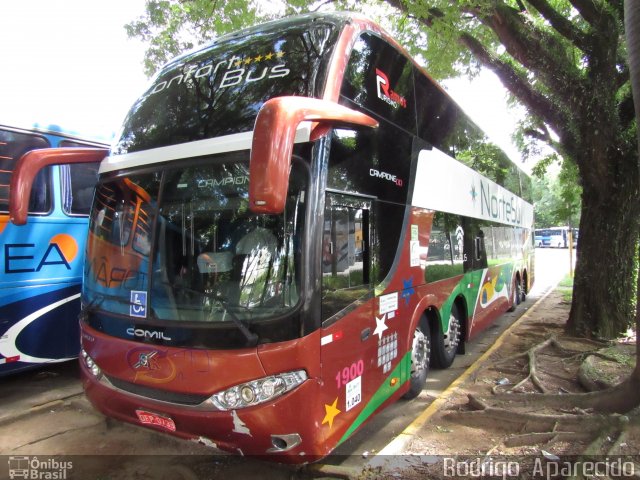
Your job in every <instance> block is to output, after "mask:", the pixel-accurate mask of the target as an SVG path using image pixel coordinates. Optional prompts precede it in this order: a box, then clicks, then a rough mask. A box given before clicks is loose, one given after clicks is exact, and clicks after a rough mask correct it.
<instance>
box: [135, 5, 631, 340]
mask: <svg viewBox="0 0 640 480" xmlns="http://www.w3.org/2000/svg"><path fill="white" fill-rule="evenodd" d="M323 8H324V9H341V10H343V9H344V10H351V11H361V12H363V13H364V14H366V15H368V16H372V17H374V19H377V20H379V21H380V22H381V23H382V24H383V26H385V27H386V28H387V29H389V30H390V31H391V32H392V33H393V34H394V35H395V36H396V37H397V38H398V40H399V42H400V43H401V44H402V45H404V46H405V47H406V48H407V49H408V50H409V51H410V53H412V54H413V55H414V56H416V58H417V59H418V60H419V61H420V62H421V63H423V64H424V65H425V67H426V69H427V70H428V71H429V73H430V74H431V75H432V76H433V77H435V78H438V79H443V78H446V77H449V76H452V75H459V74H471V75H473V74H474V73H475V72H477V71H478V69H479V68H480V67H484V68H488V69H490V70H492V71H493V72H495V73H496V75H497V76H498V77H499V78H500V80H501V82H502V83H503V85H504V86H505V87H506V88H507V90H508V91H509V92H510V93H511V95H512V97H513V101H514V102H519V103H521V104H522V105H524V106H525V107H526V109H527V111H528V116H527V119H526V120H525V122H523V124H522V125H521V129H520V135H519V140H520V145H521V148H522V150H523V152H524V153H525V155H526V154H528V153H532V152H534V151H536V150H537V149H539V145H540V142H543V143H544V144H547V145H549V146H550V147H551V148H552V149H553V150H554V151H555V152H556V154H557V155H558V156H559V158H561V159H562V161H563V162H565V163H567V165H568V166H565V167H563V171H564V172H571V171H572V169H573V171H574V172H576V178H577V180H578V183H579V184H580V186H581V188H582V192H581V204H582V217H581V221H580V240H579V242H580V243H579V252H580V253H579V256H578V261H577V265H576V277H575V293H574V296H573V304H572V309H571V314H570V318H569V322H568V328H569V329H570V330H571V331H573V332H575V333H579V334H583V335H587V336H599V337H613V336H616V335H618V334H620V333H621V332H623V331H625V330H626V328H627V327H628V326H629V324H630V323H631V322H632V318H633V303H634V298H635V291H634V290H635V288H634V286H635V284H634V278H635V277H634V262H633V259H634V258H635V252H636V248H637V245H638V234H639V232H640V224H639V218H640V191H639V184H640V181H639V177H640V173H639V171H640V169H639V164H638V153H637V152H638V150H637V142H636V120H635V115H634V109H633V100H632V96H631V86H630V81H629V68H628V62H627V58H626V44H625V36H624V13H623V1H622V0H474V1H471V0H460V1H457V2H449V1H446V0H426V1H420V2H414V1H411V0H385V1H379V2H373V1H369V2H367V3H362V2H357V3H356V2H355V1H352V0H336V1H321V2H317V3H313V4H309V3H308V2H303V1H302V0H289V1H280V2H278V1H276V0H274V1H273V2H270V3H269V4H262V6H261V7H260V8H258V7H255V6H251V5H247V4H246V3H244V2H240V1H238V0H234V1H229V2H216V1H211V0H183V1H178V0H149V1H148V2H147V11H146V14H145V16H144V17H142V18H140V19H138V20H136V21H133V22H132V23H130V24H129V25H128V26H127V30H128V32H129V35H131V36H137V37H140V38H142V39H143V40H146V41H149V42H150V47H149V49H148V51H147V57H146V60H145V62H146V69H147V72H148V73H151V72H152V71H153V70H154V69H155V68H157V67H158V66H159V65H160V64H161V63H163V62H164V61H166V60H167V59H168V58H170V57H171V56H173V55H175V54H177V53H179V52H180V51H182V50H184V49H188V48H191V47H192V46H193V45H194V44H196V43H199V42H202V41H205V39H212V38H214V37H215V36H217V35H220V34H222V33H225V32H227V31H230V30H235V29H237V28H239V27H241V26H248V25H251V24H255V23H257V22H259V21H262V20H266V19H270V18H273V17H279V16H283V15H288V14H292V13H300V12H304V11H307V10H312V9H313V10H315V9H323ZM603 255H604V256H605V257H606V260H605V261H603Z"/></svg>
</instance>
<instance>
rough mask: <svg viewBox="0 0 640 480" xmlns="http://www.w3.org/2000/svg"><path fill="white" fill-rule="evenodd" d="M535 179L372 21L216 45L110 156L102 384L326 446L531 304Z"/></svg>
mask: <svg viewBox="0 0 640 480" xmlns="http://www.w3.org/2000/svg"><path fill="white" fill-rule="evenodd" d="M85 154H88V153H87V152H85V153H82V152H79V153H77V154H76V155H77V156H78V161H79V160H80V159H83V157H82V155H85ZM67 155H70V154H69V153H68V154H67ZM68 159H69V157H68V156H67V160H68ZM56 161H57V160H56V154H55V152H54V154H52V155H51V156H50V157H49V159H48V160H47V159H43V160H41V161H40V164H47V163H55V162H56ZM32 174H33V172H31V173H30V172H29V167H28V166H25V167H24V171H22V172H20V174H19V175H14V177H17V178H14V180H15V182H16V184H17V183H19V182H26V187H24V188H28V178H29V177H30V175H32ZM25 179H26V180H25ZM529 195H530V188H529V184H528V178H527V177H526V175H524V174H523V173H522V172H521V171H520V170H519V169H518V168H516V166H515V165H513V164H512V163H510V162H509V161H508V160H507V158H506V157H505V155H504V154H503V153H502V152H501V151H500V150H499V149H498V148H496V147H495V146H494V145H492V144H491V143H490V142H488V139H487V138H486V137H485V135H484V134H483V133H482V132H481V131H480V130H479V129H478V128H477V127H476V126H475V125H474V124H473V123H472V122H471V121H469V119H468V118H467V117H466V116H465V115H464V113H463V112H462V110H461V109H460V108H459V107H458V106H457V105H456V104H455V103H454V102H453V101H452V100H451V99H450V98H449V97H448V96H447V95H446V93H444V91H443V90H442V89H441V88H440V87H439V86H438V85H437V84H436V83H435V82H434V81H433V80H432V79H431V78H430V77H429V76H428V75H427V74H426V73H425V72H424V71H423V70H422V69H421V68H420V67H419V66H418V65H417V64H416V63H415V62H414V61H412V60H411V59H410V57H409V56H408V55H407V54H406V53H405V52H404V51H403V50H402V48H401V47H400V46H398V45H397V44H396V43H395V42H394V40H393V39H391V38H390V36H389V35H388V34H387V33H385V32H384V31H383V30H382V29H381V28H380V27H378V26H377V25H375V24H374V23H372V22H370V21H368V20H366V19H363V18H361V17H358V16H353V15H346V14H311V15H305V16H300V17H293V18H287V19H284V20H279V21H276V22H273V23H268V24H265V25H262V26H258V27H255V28H251V29H248V30H244V31H242V32H239V33H236V34H232V35H227V36H224V37H221V38H219V39H218V40H216V41H215V42H214V43H213V44H211V45H208V46H206V47H203V48H202V49H200V50H198V51H195V52H192V53H189V54H186V55H184V56H181V57H179V58H177V59H175V60H174V61H172V62H171V63H169V64H168V65H166V66H165V67H164V68H163V69H162V71H161V72H160V73H159V74H158V75H157V76H156V77H155V79H154V81H153V83H152V84H151V86H150V88H149V89H148V90H147V91H146V92H145V93H144V94H143V95H142V96H141V97H140V99H139V100H138V101H137V102H136V103H135V105H134V106H133V107H132V108H131V111H130V112H129V114H128V116H127V118H126V120H125V122H124V125H123V128H122V131H121V133H120V135H119V138H118V139H117V141H116V142H115V143H114V145H113V146H112V149H111V151H110V154H109V155H108V157H107V158H105V159H104V160H103V161H102V163H101V165H100V179H99V183H98V185H97V187H96V193H95V198H94V203H93V207H92V211H91V216H90V226H89V238H88V243H87V252H86V264H85V272H84V284H83V292H82V302H83V312H82V314H81V317H80V323H81V329H82V347H83V352H82V362H81V363H82V375H83V381H84V387H85V391H86V394H87V396H88V397H89V399H90V400H91V401H92V403H93V404H94V405H95V406H96V407H97V408H98V409H99V410H100V411H102V412H103V413H104V414H106V415H108V416H111V417H114V418H117V419H120V420H124V421H127V422H131V423H133V424H138V425H144V426H147V427H149V428H153V429H156V430H159V431H164V432H169V433H171V434H173V435H177V436H179V437H182V438H185V439H191V440H199V441H201V442H203V443H205V444H208V445H211V444H215V445H216V446H217V447H219V448H221V449H224V450H228V451H231V452H236V453H241V454H244V455H267V456H270V458H271V459H274V460H277V461H282V462H294V463H302V462H308V461H313V460H315V459H318V458H321V457H323V456H325V455H327V454H329V453H330V452H331V451H332V450H333V449H334V448H335V447H336V446H337V445H339V444H340V443H341V442H343V441H344V440H345V439H347V438H348V437H349V436H351V435H352V434H353V433H354V432H355V431H357V430H358V428H359V427H360V426H361V425H362V424H363V423H364V422H365V421H366V420H367V419H369V418H370V417H371V416H372V415H374V414H375V413H376V412H377V411H379V410H381V409H383V408H384V407H385V406H386V405H388V404H389V403H391V402H394V401H396V400H398V399H399V398H400V397H405V398H412V397H416V396H417V395H419V393H420V392H421V390H422V388H423V385H424V382H425V379H426V377H427V375H428V370H429V368H430V367H431V366H435V367H439V368H446V367H448V366H449V365H450V364H451V363H452V362H453V359H454V357H455V355H456V353H459V352H462V351H463V350H464V345H465V342H467V341H469V340H471V339H472V338H473V337H474V336H475V335H476V334H478V332H480V331H481V330H482V329H484V328H486V327H487V326H488V325H489V324H491V322H492V321H493V320H494V319H495V318H496V317H497V316H499V315H501V314H502V313H503V312H504V311H506V310H508V309H510V308H513V307H515V306H516V305H517V304H518V303H519V302H520V301H521V300H522V299H524V297H525V295H526V292H527V291H528V289H529V288H530V287H531V285H532V283H533V239H532V224H533V208H532V206H531V204H530V203H528V201H530V199H529ZM27 198H28V197H27ZM14 219H15V221H17V222H19V221H20V217H19V215H18V214H17V213H14Z"/></svg>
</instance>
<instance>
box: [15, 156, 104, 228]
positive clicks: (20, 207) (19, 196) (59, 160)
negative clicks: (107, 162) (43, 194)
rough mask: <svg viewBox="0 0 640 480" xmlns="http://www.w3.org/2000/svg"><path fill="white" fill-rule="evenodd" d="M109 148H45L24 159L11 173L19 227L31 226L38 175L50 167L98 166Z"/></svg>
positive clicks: (16, 219)
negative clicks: (26, 224)
mask: <svg viewBox="0 0 640 480" xmlns="http://www.w3.org/2000/svg"><path fill="white" fill-rule="evenodd" d="M108 152H109V150H107V149H105V148H75V147H74V148H43V149H41V150H31V151H30V152H27V153H25V154H24V155H22V157H20V160H18V162H17V163H16V166H15V168H14V170H13V173H12V174H11V186H10V188H9V218H10V219H11V222H12V223H13V224H15V225H24V224H25V223H27V213H28V209H29V199H30V198H31V189H32V187H33V182H34V180H35V178H36V176H37V175H38V172H39V171H40V170H42V169H43V168H45V167H48V166H49V165H67V164H70V163H97V162H100V161H102V159H103V158H104V157H105V156H106V155H107V153H108Z"/></svg>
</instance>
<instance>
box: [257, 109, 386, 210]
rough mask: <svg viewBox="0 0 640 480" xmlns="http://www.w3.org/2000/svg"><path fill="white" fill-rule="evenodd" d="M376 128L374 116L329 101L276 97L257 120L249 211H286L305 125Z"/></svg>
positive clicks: (260, 113)
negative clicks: (291, 172) (296, 145)
mask: <svg viewBox="0 0 640 480" xmlns="http://www.w3.org/2000/svg"><path fill="white" fill-rule="evenodd" d="M305 121H311V122H316V123H318V124H322V125H327V124H330V125H344V126H354V125H355V126H363V127H371V128H375V127H377V126H378V122H377V121H376V120H375V119H373V118H371V117H370V116H368V115H366V114H364V113H361V112H358V111H356V110H352V109H350V108H348V107H345V106H343V105H340V104H338V103H335V102H331V101H328V100H320V99H317V98H308V97H276V98H272V99H271V100H268V101H267V102H265V103H264V105H263V106H262V108H261V109H260V111H259V112H258V116H257V118H256V123H255V128H254V131H253V143H252V145H251V161H250V163H249V208H250V209H251V211H253V212H255V213H272V214H278V213H281V212H282V211H283V210H284V204H285V200H286V196H287V189H288V188H289V167H290V165H291V155H292V153H293V144H294V142H295V136H296V129H297V128H298V125H300V123H301V122H305Z"/></svg>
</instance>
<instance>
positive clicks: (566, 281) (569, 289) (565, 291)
mask: <svg viewBox="0 0 640 480" xmlns="http://www.w3.org/2000/svg"><path fill="white" fill-rule="evenodd" d="M556 290H557V291H558V292H560V294H561V295H562V299H563V300H564V301H565V302H568V303H571V300H572V299H573V277H572V276H570V275H567V276H565V277H564V278H563V279H562V280H561V281H560V283H559V284H558V287H557V288H556Z"/></svg>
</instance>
